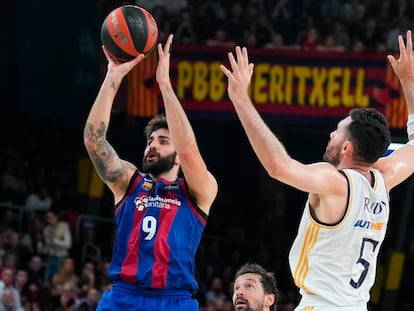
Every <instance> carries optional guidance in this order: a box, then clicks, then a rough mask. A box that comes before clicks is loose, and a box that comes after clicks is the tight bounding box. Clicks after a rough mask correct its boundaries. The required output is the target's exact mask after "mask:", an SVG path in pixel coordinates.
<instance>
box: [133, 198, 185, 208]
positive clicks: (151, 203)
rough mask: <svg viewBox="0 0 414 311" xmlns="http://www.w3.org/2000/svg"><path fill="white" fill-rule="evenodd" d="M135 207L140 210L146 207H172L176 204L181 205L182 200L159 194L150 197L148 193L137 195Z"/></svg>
mask: <svg viewBox="0 0 414 311" xmlns="http://www.w3.org/2000/svg"><path fill="white" fill-rule="evenodd" d="M134 203H135V208H136V209H137V210H138V211H143V210H144V209H145V208H165V209H172V208H173V207H174V206H181V201H180V200H177V199H171V198H163V197H160V196H159V195H156V196H155V197H149V196H146V195H140V196H137V197H136V198H135V199H134Z"/></svg>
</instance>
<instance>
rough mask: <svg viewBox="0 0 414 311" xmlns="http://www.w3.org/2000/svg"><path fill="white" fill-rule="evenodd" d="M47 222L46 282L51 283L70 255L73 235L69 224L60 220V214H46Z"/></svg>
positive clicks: (44, 235) (45, 238) (52, 212)
mask: <svg viewBox="0 0 414 311" xmlns="http://www.w3.org/2000/svg"><path fill="white" fill-rule="evenodd" d="M46 220H47V223H48V224H47V225H46V226H45V227H44V229H43V237H44V240H45V243H46V248H47V258H46V266H45V281H46V282H49V281H50V279H51V277H52V276H53V275H54V274H55V273H56V272H57V271H58V269H59V267H60V266H61V264H62V262H63V260H64V258H66V257H67V256H68V255H69V250H70V249H71V247H72V233H71V231H70V227H69V224H68V223H67V222H66V221H65V220H63V219H60V213H59V212H57V211H55V210H49V211H48V212H47V213H46Z"/></svg>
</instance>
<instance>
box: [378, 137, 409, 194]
mask: <svg viewBox="0 0 414 311" xmlns="http://www.w3.org/2000/svg"><path fill="white" fill-rule="evenodd" d="M411 142H414V140H412V141H411ZM374 167H375V168H377V169H379V170H380V171H381V173H382V174H383V176H384V178H385V182H386V184H387V188H388V190H391V189H392V188H394V187H395V186H397V185H399V184H400V183H402V182H403V181H404V180H406V179H407V178H408V177H410V176H411V175H412V174H413V173H414V144H412V145H410V144H408V143H407V144H406V145H405V146H403V147H400V148H398V149H397V150H395V151H394V152H393V153H391V154H390V155H389V156H386V157H383V158H380V159H379V160H378V161H377V162H376V163H375V165H374Z"/></svg>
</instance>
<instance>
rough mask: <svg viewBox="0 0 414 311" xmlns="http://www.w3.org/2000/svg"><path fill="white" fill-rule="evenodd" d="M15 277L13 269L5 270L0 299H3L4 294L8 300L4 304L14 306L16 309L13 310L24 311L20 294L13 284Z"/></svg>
mask: <svg viewBox="0 0 414 311" xmlns="http://www.w3.org/2000/svg"><path fill="white" fill-rule="evenodd" d="M14 277H15V274H14V270H13V269H11V268H7V267H5V268H3V271H2V273H1V281H0V297H3V295H4V293H6V296H5V298H6V299H5V301H4V302H3V303H5V304H6V305H7V306H8V307H11V306H13V307H14V308H15V309H12V310H16V311H21V310H23V307H22V304H21V298H20V294H19V292H18V291H17V289H16V288H15V287H14V284H13V282H14ZM6 310H7V309H6Z"/></svg>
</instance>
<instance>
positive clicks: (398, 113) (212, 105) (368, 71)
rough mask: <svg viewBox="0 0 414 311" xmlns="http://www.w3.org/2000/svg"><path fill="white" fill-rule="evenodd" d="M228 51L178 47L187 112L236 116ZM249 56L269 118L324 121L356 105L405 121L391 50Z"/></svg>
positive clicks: (256, 94) (175, 69)
mask: <svg viewBox="0 0 414 311" xmlns="http://www.w3.org/2000/svg"><path fill="white" fill-rule="evenodd" d="M228 52H233V50H229V49H212V48H207V47H204V46H174V47H173V52H172V56H171V58H172V64H171V77H172V79H173V83H174V87H175V90H176V93H177V96H178V98H179V99H180V101H181V103H182V105H183V107H184V108H185V109H186V111H188V112H189V113H193V114H194V115H196V116H198V117H203V118H208V117H215V118H219V117H222V116H234V108H233V106H232V104H231V102H230V101H229V100H228V96H227V78H226V77H225V76H224V74H223V73H222V71H221V70H220V68H219V67H220V64H222V63H223V64H226V65H228V57H227V53H228ZM249 55H250V61H251V62H253V63H254V64H255V69H254V74H253V77H252V83H251V85H250V89H249V93H250V97H251V99H252V101H253V102H254V104H255V106H256V108H257V109H258V111H259V112H260V113H261V114H262V115H264V116H265V117H266V118H268V119H278V120H283V121H287V122H291V123H292V122H293V123H297V122H301V123H303V122H305V123H312V122H324V120H326V119H329V118H332V117H333V118H340V117H343V116H344V115H345V114H346V113H347V112H348V111H349V110H350V109H352V108H355V107H374V108H377V109H378V110H380V111H382V112H384V113H385V114H386V115H387V117H388V118H389V120H390V121H392V124H390V125H391V126H396V127H400V126H405V123H404V121H402V120H404V118H406V114H404V111H402V109H401V107H400V106H401V101H402V99H401V98H402V96H400V93H401V92H400V90H399V84H398V81H397V82H396V79H395V77H394V76H393V72H392V69H391V70H390V69H389V65H388V62H387V59H386V55H378V54H349V53H324V52H312V53H309V52H301V51H272V50H262V49H261V50H250V51H249ZM147 80H148V77H147ZM396 106H398V108H396ZM402 106H405V105H404V104H403V105H402ZM390 107H391V108H390ZM401 122H402V123H401ZM390 123H391V122H390Z"/></svg>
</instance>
